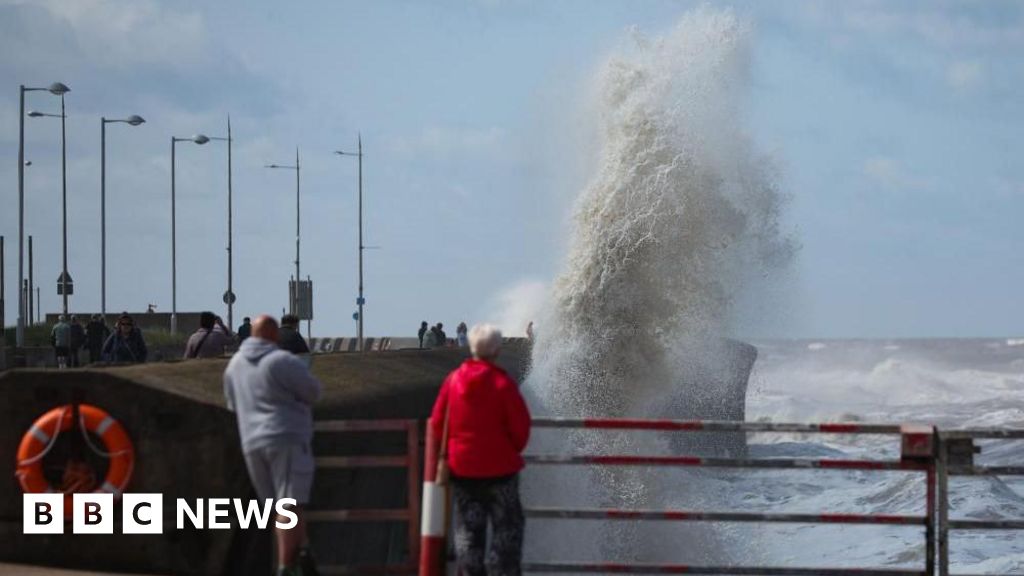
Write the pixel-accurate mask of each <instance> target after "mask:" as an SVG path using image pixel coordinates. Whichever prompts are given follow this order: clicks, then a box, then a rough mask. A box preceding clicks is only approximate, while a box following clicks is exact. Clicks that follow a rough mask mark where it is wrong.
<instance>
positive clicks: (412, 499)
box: [306, 420, 420, 574]
mask: <svg viewBox="0 0 1024 576" xmlns="http://www.w3.org/2000/svg"><path fill="white" fill-rule="evenodd" d="M313 429H314V430H315V431H316V432H320V433H327V432H330V433H334V432H357V433H358V432H387V433H390V432H403V433H405V436H406V452H405V454H403V455H400V456H391V455H387V456H321V457H318V458H316V465H317V468H321V469H323V468H328V469H346V468H355V469H373V468H405V469H406V479H407V482H406V491H407V492H408V500H407V502H408V504H407V506H406V507H405V508H394V509H347V510H345V509H319V510H307V511H306V519H307V520H308V521H309V522H404V523H406V524H407V525H408V536H407V538H408V546H409V557H408V560H407V561H406V562H405V563H403V564H397V565H383V566H365V565H358V566H353V565H325V566H320V567H319V568H320V571H321V572H322V573H323V574H414V573H415V572H416V568H417V564H416V563H417V561H418V559H419V545H420V532H419V519H420V492H419V483H420V480H419V461H420V423H419V421H418V420H320V421H316V422H314V423H313Z"/></svg>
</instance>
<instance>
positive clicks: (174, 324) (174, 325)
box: [171, 134, 210, 334]
mask: <svg viewBox="0 0 1024 576" xmlns="http://www.w3.org/2000/svg"><path fill="white" fill-rule="evenodd" d="M209 141H210V139H209V138H207V137H206V136H204V135H202V134H196V135H195V136H189V137H187V138H179V137H177V136H171V333H172V334H177V333H178V236H177V196H176V194H175V189H174V167H175V159H174V149H175V147H176V145H177V144H178V142H192V143H194V144H199V145H203V144H206V143H207V142H209Z"/></svg>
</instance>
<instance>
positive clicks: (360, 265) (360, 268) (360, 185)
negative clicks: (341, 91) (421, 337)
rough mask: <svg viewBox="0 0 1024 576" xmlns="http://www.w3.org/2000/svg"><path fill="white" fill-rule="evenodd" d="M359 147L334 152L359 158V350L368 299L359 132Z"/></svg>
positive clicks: (360, 135)
mask: <svg viewBox="0 0 1024 576" xmlns="http://www.w3.org/2000/svg"><path fill="white" fill-rule="evenodd" d="M358 137H359V148H358V150H359V151H358V152H356V153H355V154H353V153H352V152H345V151H343V150H336V151H335V152H334V153H335V154H337V155H339V156H356V157H357V158H358V159H359V296H358V297H357V298H356V305H357V306H359V317H358V319H357V321H358V323H357V326H356V332H357V334H356V339H357V341H358V342H359V351H360V352H362V351H363V305H365V304H366V299H365V298H363V250H365V249H366V246H364V245H363V135H362V134H359V135H358Z"/></svg>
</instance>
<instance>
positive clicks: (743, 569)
mask: <svg viewBox="0 0 1024 576" xmlns="http://www.w3.org/2000/svg"><path fill="white" fill-rule="evenodd" d="M523 571H524V572H542V573H556V574H557V573H580V572H582V573H596V574H721V575H726V574H733V575H738V576H927V572H925V571H922V570H893V569H886V570H881V569H880V570H869V569H861V568H786V567H765V566H690V565H687V564H633V563H631V564H617V563H585V562H564V563H563V562H530V563H525V564H523Z"/></svg>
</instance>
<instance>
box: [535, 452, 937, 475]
mask: <svg viewBox="0 0 1024 576" xmlns="http://www.w3.org/2000/svg"><path fill="white" fill-rule="evenodd" d="M523 459H524V460H525V461H526V462H527V463H529V464H575V465H600V466H676V467H703V468H775V469H779V468H789V469H799V468H802V469H831V470H903V471H919V472H923V471H926V470H928V466H929V463H928V462H926V461H916V460H891V461H890V460H820V459H806V458H698V457H694V456H555V455H537V454H530V455H526V456H523Z"/></svg>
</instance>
